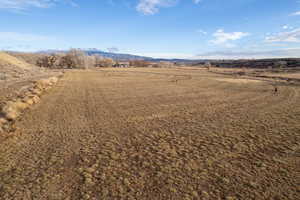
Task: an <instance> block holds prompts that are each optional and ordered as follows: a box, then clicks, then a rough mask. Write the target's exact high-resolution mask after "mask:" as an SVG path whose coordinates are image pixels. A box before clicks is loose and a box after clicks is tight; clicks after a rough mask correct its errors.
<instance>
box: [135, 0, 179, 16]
mask: <svg viewBox="0 0 300 200" xmlns="http://www.w3.org/2000/svg"><path fill="white" fill-rule="evenodd" d="M175 3H176V0H140V1H139V3H138V5H137V7H136V9H137V11H139V12H141V13H143V14H145V15H153V14H155V13H157V12H158V10H159V8H160V7H169V6H172V5H174V4H175Z"/></svg>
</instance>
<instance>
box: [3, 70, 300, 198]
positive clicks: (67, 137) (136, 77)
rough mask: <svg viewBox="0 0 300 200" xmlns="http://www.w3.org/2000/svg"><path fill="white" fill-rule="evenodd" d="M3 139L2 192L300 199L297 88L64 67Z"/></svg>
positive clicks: (198, 75)
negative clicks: (57, 78)
mask: <svg viewBox="0 0 300 200" xmlns="http://www.w3.org/2000/svg"><path fill="white" fill-rule="evenodd" d="M14 126H15V127H16V130H15V131H14V132H11V133H5V134H2V135H1V136H0V199H14V200H19V199H20V200H21V199H39V200H45V199H51V200H52V199H53V200H56V199H70V200H71V199H72V200H73V199H75V200H76V199H94V200H100V199H136V200H142V199H151V200H156V199H157V200H158V199H174V200H183V199H186V200H189V199H190V200H192V199H212V200H215V199H220V200H222V199H226V200H234V199H277V200H284V199H300V187H299V185H300V168H299V166H300V87H299V86H298V85H289V84H279V93H278V94H274V93H273V86H272V83H271V82H270V81H264V80H252V79H244V78H235V77H229V76H227V75H222V74H216V73H212V72H208V71H207V70H205V69H193V68H182V69H179V68H176V69H147V68H139V69H138V68H129V69H103V70H86V71H84V70H82V71H80V70H77V71H75V70H74V71H69V72H67V73H65V75H64V77H63V78H62V79H61V80H60V81H59V82H58V84H57V86H55V87H53V88H52V89H51V90H49V91H48V92H47V93H46V94H45V95H43V96H42V97H41V102H40V103H39V104H36V105H34V106H33V107H31V108H30V109H28V110H27V111H26V112H25V113H24V114H23V115H22V117H20V118H19V119H18V120H17V121H16V122H15V124H14Z"/></svg>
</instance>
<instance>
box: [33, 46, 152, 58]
mask: <svg viewBox="0 0 300 200" xmlns="http://www.w3.org/2000/svg"><path fill="white" fill-rule="evenodd" d="M81 50H82V51H84V52H85V53H86V54H87V55H100V56H103V57H105V58H112V59H114V60H154V58H151V57H145V56H137V55H132V54H124V53H113V52H105V51H102V50H99V49H81ZM65 52H67V51H64V50H45V51H39V53H46V54H53V53H65Z"/></svg>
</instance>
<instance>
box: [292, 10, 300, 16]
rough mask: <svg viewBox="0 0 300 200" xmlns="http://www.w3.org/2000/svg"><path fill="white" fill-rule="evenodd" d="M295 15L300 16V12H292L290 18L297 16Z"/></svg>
mask: <svg viewBox="0 0 300 200" xmlns="http://www.w3.org/2000/svg"><path fill="white" fill-rule="evenodd" d="M297 15H300V11H297V12H294V13H292V14H291V16H297Z"/></svg>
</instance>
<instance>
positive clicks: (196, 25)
mask: <svg viewBox="0 0 300 200" xmlns="http://www.w3.org/2000/svg"><path fill="white" fill-rule="evenodd" d="M69 48H84V49H86V48H97V49H100V50H104V51H110V52H117V53H130V54H136V55H142V56H151V57H156V58H185V59H239V58H266V57H268V58H273V57H300V0H226V1H225V0H0V50H13V51H39V50H47V49H59V50H65V49H69Z"/></svg>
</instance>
